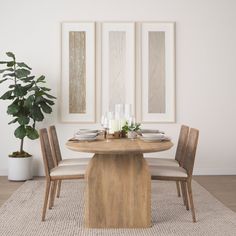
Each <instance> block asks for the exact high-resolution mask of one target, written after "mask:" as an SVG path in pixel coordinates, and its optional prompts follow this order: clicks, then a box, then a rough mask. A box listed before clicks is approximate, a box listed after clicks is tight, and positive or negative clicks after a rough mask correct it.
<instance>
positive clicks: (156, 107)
mask: <svg viewBox="0 0 236 236" xmlns="http://www.w3.org/2000/svg"><path fill="white" fill-rule="evenodd" d="M148 60H149V63H148V80H149V81H148V112H149V113H165V112H166V105H165V83H166V82H165V32H149V58H148Z"/></svg>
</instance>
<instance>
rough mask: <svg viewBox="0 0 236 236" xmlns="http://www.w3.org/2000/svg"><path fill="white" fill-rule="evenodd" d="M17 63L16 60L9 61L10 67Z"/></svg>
mask: <svg viewBox="0 0 236 236" xmlns="http://www.w3.org/2000/svg"><path fill="white" fill-rule="evenodd" d="M14 65H15V62H14V61H8V62H7V66H8V67H12V66H14Z"/></svg>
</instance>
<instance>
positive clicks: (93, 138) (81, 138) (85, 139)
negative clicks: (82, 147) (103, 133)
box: [75, 137, 97, 141]
mask: <svg viewBox="0 0 236 236" xmlns="http://www.w3.org/2000/svg"><path fill="white" fill-rule="evenodd" d="M96 138H97V137H92V138H85V137H77V138H75V139H77V140H79V141H94V140H96Z"/></svg>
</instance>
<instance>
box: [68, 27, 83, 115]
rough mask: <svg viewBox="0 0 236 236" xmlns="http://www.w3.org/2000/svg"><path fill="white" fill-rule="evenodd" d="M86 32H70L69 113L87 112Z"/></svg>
mask: <svg viewBox="0 0 236 236" xmlns="http://www.w3.org/2000/svg"><path fill="white" fill-rule="evenodd" d="M85 44H86V33H85V32H82V31H81V32H73V31H71V32H70V33H69V113H86V64H85V63H86V45H85Z"/></svg>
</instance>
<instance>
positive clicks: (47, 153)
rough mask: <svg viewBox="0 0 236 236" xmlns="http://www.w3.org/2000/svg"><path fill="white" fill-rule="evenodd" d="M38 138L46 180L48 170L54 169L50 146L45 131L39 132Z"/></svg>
mask: <svg viewBox="0 0 236 236" xmlns="http://www.w3.org/2000/svg"><path fill="white" fill-rule="evenodd" d="M39 138H40V143H41V150H42V154H43V163H44V169H45V175H46V178H47V179H50V170H51V169H53V168H54V167H55V163H54V161H53V157H52V152H51V146H50V142H49V138H48V132H47V129H40V130H39Z"/></svg>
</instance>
